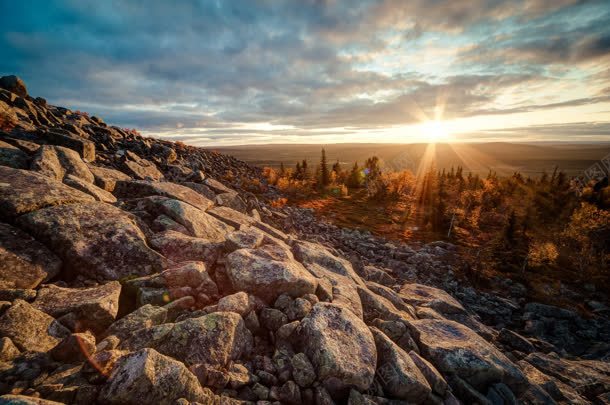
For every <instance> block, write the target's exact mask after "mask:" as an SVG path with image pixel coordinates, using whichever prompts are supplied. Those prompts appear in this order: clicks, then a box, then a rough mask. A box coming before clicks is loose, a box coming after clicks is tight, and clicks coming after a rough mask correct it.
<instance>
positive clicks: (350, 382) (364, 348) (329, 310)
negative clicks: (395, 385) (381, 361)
mask: <svg viewBox="0 0 610 405" xmlns="http://www.w3.org/2000/svg"><path fill="white" fill-rule="evenodd" d="M295 334H296V341H297V347H299V349H300V350H301V351H302V352H303V353H305V354H306V355H307V357H308V358H309V359H310V360H311V362H312V364H313V365H314V367H315V369H316V374H317V376H318V379H319V380H320V381H323V382H326V384H327V385H332V386H333V388H335V391H343V392H344V393H343V395H346V394H347V392H345V391H346V390H349V388H350V387H355V388H356V389H359V390H365V389H367V388H368V387H369V386H370V385H371V383H372V382H373V378H374V376H375V365H376V364H377V351H376V349H375V341H374V339H373V335H372V334H371V332H370V330H369V329H368V327H367V326H366V325H365V324H364V322H363V321H362V320H361V319H359V318H358V317H357V316H356V315H354V314H353V312H351V311H349V310H347V309H345V308H344V307H342V306H339V305H334V304H329V303H322V302H321V303H318V304H316V305H315V306H314V307H313V309H312V311H311V312H310V313H309V315H307V316H306V317H305V318H304V319H303V321H302V322H301V324H300V325H299V327H298V328H297V330H296V332H295Z"/></svg>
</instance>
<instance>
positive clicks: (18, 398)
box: [0, 394, 63, 405]
mask: <svg viewBox="0 0 610 405" xmlns="http://www.w3.org/2000/svg"><path fill="white" fill-rule="evenodd" d="M62 404H63V402H56V401H49V400H47V399H42V398H37V397H29V396H27V395H12V394H7V395H2V396H1V397H0V405H62Z"/></svg>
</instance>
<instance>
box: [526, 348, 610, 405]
mask: <svg viewBox="0 0 610 405" xmlns="http://www.w3.org/2000/svg"><path fill="white" fill-rule="evenodd" d="M525 361H526V362H528V363H530V364H531V365H533V366H534V367H536V368H537V369H538V370H540V371H541V372H543V373H544V374H546V375H548V376H551V377H553V378H556V379H557V380H559V381H561V382H563V383H564V384H566V385H569V386H571V387H572V388H573V389H575V390H576V391H577V392H578V393H579V394H580V395H582V396H585V397H588V398H594V397H596V396H598V395H600V394H603V393H605V392H608V391H610V363H608V362H607V361H596V360H568V359H562V358H559V356H557V355H554V354H548V355H547V354H543V353H531V354H530V355H528V356H527V357H526V358H525Z"/></svg>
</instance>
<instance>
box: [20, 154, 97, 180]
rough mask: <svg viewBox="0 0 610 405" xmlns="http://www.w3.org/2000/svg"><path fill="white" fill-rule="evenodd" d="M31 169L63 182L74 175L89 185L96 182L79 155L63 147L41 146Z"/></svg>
mask: <svg viewBox="0 0 610 405" xmlns="http://www.w3.org/2000/svg"><path fill="white" fill-rule="evenodd" d="M30 167H31V169H32V170H35V171H37V172H40V173H42V174H44V175H45V176H49V177H52V178H54V179H56V180H59V181H62V179H63V178H64V177H65V176H67V175H73V176H75V177H78V178H80V179H82V180H83V181H86V182H87V183H93V180H94V177H93V173H91V171H90V170H89V168H88V167H87V165H86V164H85V162H83V160H82V159H81V158H80V156H79V155H78V153H77V152H76V151H74V150H72V149H68V148H63V147H61V146H52V145H43V146H41V147H40V149H38V152H36V155H35V156H34V159H33V160H32V163H31V165H30Z"/></svg>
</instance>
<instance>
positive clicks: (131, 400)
mask: <svg viewBox="0 0 610 405" xmlns="http://www.w3.org/2000/svg"><path fill="white" fill-rule="evenodd" d="M179 398H186V399H187V400H188V401H194V402H202V403H208V401H209V400H211V395H210V394H209V392H205V391H204V390H203V389H202V388H201V386H200V385H199V381H197V378H196V377H195V376H194V375H193V374H192V373H191V372H190V371H189V370H188V369H187V368H186V367H185V366H184V365H183V364H182V363H180V362H179V361H176V360H174V359H172V358H170V357H167V356H163V355H162V354H159V353H157V352H156V351H155V350H153V349H142V350H139V351H137V352H135V353H131V354H129V355H127V356H124V357H122V358H121V359H120V360H119V361H118V362H117V365H116V366H115V367H114V369H113V370H112V374H110V377H109V379H108V381H107V382H106V384H105V385H104V387H103V388H102V391H101V392H100V396H99V400H100V401H102V402H105V403H108V404H134V405H136V404H141V403H148V404H167V405H173V404H174V401H176V400H177V399H179Z"/></svg>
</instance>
